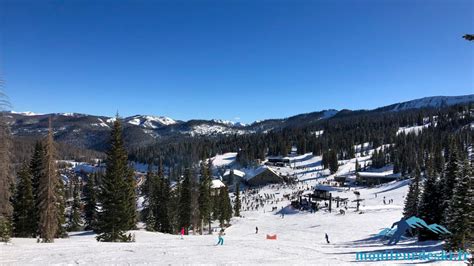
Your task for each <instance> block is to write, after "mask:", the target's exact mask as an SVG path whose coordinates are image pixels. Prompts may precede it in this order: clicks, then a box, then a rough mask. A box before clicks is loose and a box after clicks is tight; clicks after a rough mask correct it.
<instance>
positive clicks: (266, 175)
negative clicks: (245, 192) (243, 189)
mask: <svg viewBox="0 0 474 266" xmlns="http://www.w3.org/2000/svg"><path fill="white" fill-rule="evenodd" d="M284 181H285V180H284V179H283V177H282V176H280V175H279V174H278V173H277V172H275V171H274V170H273V169H271V168H270V167H267V166H261V167H259V168H257V169H255V170H254V171H253V172H251V173H248V174H247V183H248V184H249V185H250V186H263V185H267V184H276V183H282V182H284Z"/></svg>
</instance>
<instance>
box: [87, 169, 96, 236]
mask: <svg viewBox="0 0 474 266" xmlns="http://www.w3.org/2000/svg"><path fill="white" fill-rule="evenodd" d="M95 180H96V174H91V175H90V176H89V180H87V184H86V186H85V188H84V197H85V206H84V217H85V222H86V228H85V229H86V230H96V226H97V190H96V187H95Z"/></svg>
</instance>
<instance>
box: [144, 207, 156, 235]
mask: <svg viewBox="0 0 474 266" xmlns="http://www.w3.org/2000/svg"><path fill="white" fill-rule="evenodd" d="M155 222H156V218H155V215H153V209H149V210H148V214H147V217H146V220H145V225H146V227H145V229H146V230H147V231H151V232H153V231H155Z"/></svg>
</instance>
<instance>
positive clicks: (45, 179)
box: [38, 118, 64, 243]
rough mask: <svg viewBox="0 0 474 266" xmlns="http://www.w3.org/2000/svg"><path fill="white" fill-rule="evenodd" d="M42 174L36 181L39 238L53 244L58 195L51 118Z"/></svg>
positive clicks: (58, 215) (56, 225) (56, 230)
mask: <svg viewBox="0 0 474 266" xmlns="http://www.w3.org/2000/svg"><path fill="white" fill-rule="evenodd" d="M44 148H45V154H44V156H45V157H44V161H43V163H44V168H43V169H44V174H42V175H41V176H40V179H39V180H38V181H39V183H38V210H39V224H38V229H39V236H40V238H41V241H42V242H44V243H49V242H54V237H55V236H57V233H58V229H59V227H60V226H61V224H59V221H60V218H59V217H60V215H64V214H62V213H60V211H59V208H60V206H59V205H60V200H61V199H60V196H59V195H58V187H59V185H60V184H59V183H60V182H61V181H60V180H59V176H58V173H57V169H56V159H55V158H56V150H55V147H54V140H53V129H52V127H51V118H50V119H49V132H48V136H47V138H46V143H45V146H44Z"/></svg>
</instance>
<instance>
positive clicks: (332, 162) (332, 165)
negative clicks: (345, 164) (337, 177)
mask: <svg viewBox="0 0 474 266" xmlns="http://www.w3.org/2000/svg"><path fill="white" fill-rule="evenodd" d="M337 169H339V162H338V161H337V153H336V151H335V150H331V151H329V171H330V172H331V174H334V173H336V172H337Z"/></svg>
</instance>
